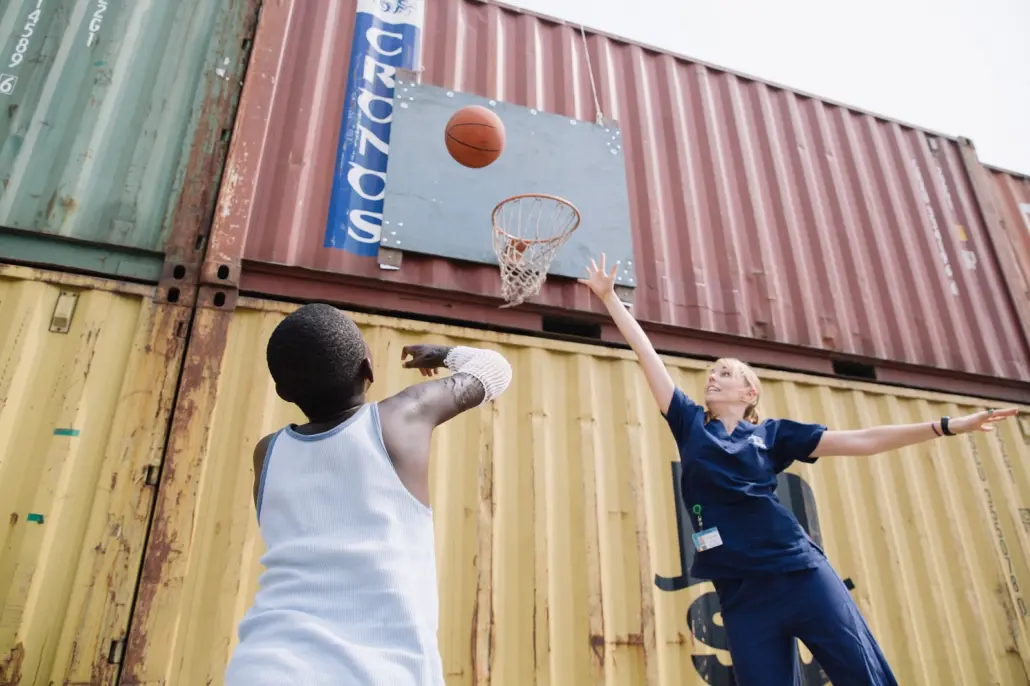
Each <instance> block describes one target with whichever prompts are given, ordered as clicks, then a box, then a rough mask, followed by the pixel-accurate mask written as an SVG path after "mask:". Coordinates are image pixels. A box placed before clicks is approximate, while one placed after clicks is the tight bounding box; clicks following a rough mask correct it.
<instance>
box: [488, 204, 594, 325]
mask: <svg viewBox="0 0 1030 686" xmlns="http://www.w3.org/2000/svg"><path fill="white" fill-rule="evenodd" d="M492 221H493V225H494V253H495V254H496V255H497V262H498V263H499V264H500V267H501V296H502V297H503V298H504V299H505V300H506V301H507V305H502V306H501V307H514V306H515V305H519V304H521V303H522V302H523V301H524V300H525V299H526V298H531V297H533V296H534V295H536V294H537V293H539V292H540V288H541V287H542V286H543V285H544V282H545V281H547V270H548V268H549V267H550V266H551V262H553V261H554V256H555V255H556V254H557V253H558V250H559V249H560V248H561V247H562V246H563V245H565V241H567V240H568V239H569V236H570V235H572V232H573V231H575V230H576V228H577V227H579V222H580V215H579V210H578V209H576V206H575V205H573V204H572V203H570V202H569V201H568V200H565V199H563V198H559V197H558V196H556V195H546V194H543V193H525V194H522V195H515V196H512V197H510V198H507V199H506V200H502V201H501V202H499V203H498V204H497V206H496V207H495V208H494V211H493V215H492Z"/></svg>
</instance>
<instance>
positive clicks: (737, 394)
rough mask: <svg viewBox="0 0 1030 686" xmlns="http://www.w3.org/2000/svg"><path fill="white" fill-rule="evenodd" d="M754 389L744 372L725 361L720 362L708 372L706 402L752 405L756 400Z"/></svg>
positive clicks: (722, 404)
mask: <svg viewBox="0 0 1030 686" xmlns="http://www.w3.org/2000/svg"><path fill="white" fill-rule="evenodd" d="M754 396H755V393H754V389H752V388H751V386H750V385H749V384H748V382H747V380H746V379H745V378H744V375H743V374H737V373H735V370H734V369H733V368H732V367H731V366H730V365H728V364H726V363H725V362H718V363H716V365H715V366H714V367H712V369H711V371H710V372H708V383H707V384H706V385H705V404H706V405H708V406H709V407H711V406H712V405H713V404H715V405H721V406H726V405H739V404H743V405H745V406H746V405H750V404H751V403H752V402H754Z"/></svg>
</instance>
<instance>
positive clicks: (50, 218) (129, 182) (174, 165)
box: [0, 0, 260, 281]
mask: <svg viewBox="0 0 1030 686" xmlns="http://www.w3.org/2000/svg"><path fill="white" fill-rule="evenodd" d="M259 6H260V0H228V1H226V0H184V1H181V2H171V3H169V2H108V0H46V2H43V1H42V0H8V1H7V2H4V3H3V4H2V6H0V51H2V52H0V108H2V111H3V113H4V116H3V117H0V227H3V229H2V230H0V255H4V256H6V257H16V258H18V259H21V260H25V261H30V262H37V263H45V264H57V265H60V266H65V267H75V268H79V269H89V270H92V271H102V272H105V273H108V274H117V275H123V276H133V277H136V278H149V279H152V280H155V281H156V280H157V277H158V276H159V275H160V271H161V263H162V260H163V253H164V252H165V251H166V249H167V250H168V251H169V252H170V253H171V254H172V257H173V259H174V260H177V261H185V262H193V263H199V262H200V258H201V257H202V256H203V249H204V246H205V244H204V240H205V238H206V235H207V231H208V228H209V225H210V220H211V214H212V212H213V210H214V202H215V195H216V193H217V188H218V184H219V181H220V179H221V172H222V168H223V164H224V161H225V154H226V151H227V149H228V138H229V131H230V129H231V127H232V121H233V117H234V116H235V111H236V105H237V102H238V99H239V93H240V86H241V82H242V79H243V73H244V69H245V66H246V61H247V57H248V55H249V51H250V49H249V46H250V39H251V37H252V35H253V30H254V27H255V25H256V23H257V15H258V7H259ZM11 229H14V230H18V232H27V233H18V232H12V231H10V230H11ZM43 235H47V236H59V237H62V238H71V239H76V240H78V241H81V242H82V243H81V244H79V245H77V246H76V248H77V249H70V250H69V249H67V248H65V247H64V244H62V243H60V242H55V241H52V240H51V241H47V240H42V236H43ZM55 245H56V246H57V248H55V247H54V246H55Z"/></svg>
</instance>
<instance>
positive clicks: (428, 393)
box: [254, 345, 486, 507]
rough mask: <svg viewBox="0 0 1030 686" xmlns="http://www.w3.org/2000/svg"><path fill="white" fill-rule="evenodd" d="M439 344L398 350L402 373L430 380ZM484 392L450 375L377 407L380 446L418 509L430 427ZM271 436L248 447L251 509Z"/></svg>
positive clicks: (424, 494) (443, 349)
mask: <svg viewBox="0 0 1030 686" xmlns="http://www.w3.org/2000/svg"><path fill="white" fill-rule="evenodd" d="M450 350H451V349H450V347H448V346H443V345H409V346H406V347H405V348H404V349H403V350H402V351H401V360H406V358H408V357H410V358H411V359H410V360H406V361H404V366H405V367H406V368H408V369H418V370H419V372H421V373H422V376H425V377H433V376H436V375H437V374H438V373H439V370H440V368H442V367H443V366H444V364H443V361H444V359H446V357H447V353H448V352H450ZM485 395H486V390H485V389H484V388H483V384H482V383H480V381H479V379H476V378H475V377H472V376H469V375H468V374H452V375H451V376H447V377H445V378H442V379H434V380H432V381H426V382H424V383H420V384H416V385H414V386H409V387H408V388H406V389H404V390H403V391H401V392H400V393H398V394H397V395H394V396H391V397H389V398H387V399H386V400H383V401H382V402H380V403H379V419H380V421H381V423H382V430H383V442H384V443H385V444H386V451H387V453H389V455H390V458H391V459H392V460H393V465H394V469H396V470H397V476H398V477H399V478H400V480H401V483H402V484H404V486H405V487H406V488H407V489H408V491H410V492H411V494H412V495H413V496H415V497H416V498H417V499H418V500H419V501H420V502H421V503H422V504H423V505H426V506H427V507H428V506H429V446H430V441H431V439H432V436H433V429H435V428H436V427H438V426H439V425H441V424H443V423H444V422H446V421H448V420H450V419H453V418H454V417H456V416H457V415H459V414H461V413H462V412H464V411H466V410H469V409H472V408H474V407H478V406H479V405H480V404H481V403H482V402H483V397H484V396H485ZM273 435H274V434H272V435H268V436H265V437H264V438H262V439H261V440H260V441H258V444H257V446H255V448H254V505H255V507H256V506H257V498H258V490H259V488H260V483H261V471H262V469H263V468H264V463H265V455H266V454H267V453H268V446H269V444H270V443H271V441H272V437H273Z"/></svg>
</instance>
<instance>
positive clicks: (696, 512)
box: [693, 505, 705, 531]
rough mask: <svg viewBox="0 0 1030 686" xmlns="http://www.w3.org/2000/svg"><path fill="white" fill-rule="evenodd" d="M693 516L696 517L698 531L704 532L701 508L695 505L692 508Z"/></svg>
mask: <svg viewBox="0 0 1030 686" xmlns="http://www.w3.org/2000/svg"><path fill="white" fill-rule="evenodd" d="M693 512H694V516H695V517H697V528H698V531H702V530H704V528H705V526H704V524H702V523H701V506H700V505H695V506H694V507H693Z"/></svg>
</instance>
